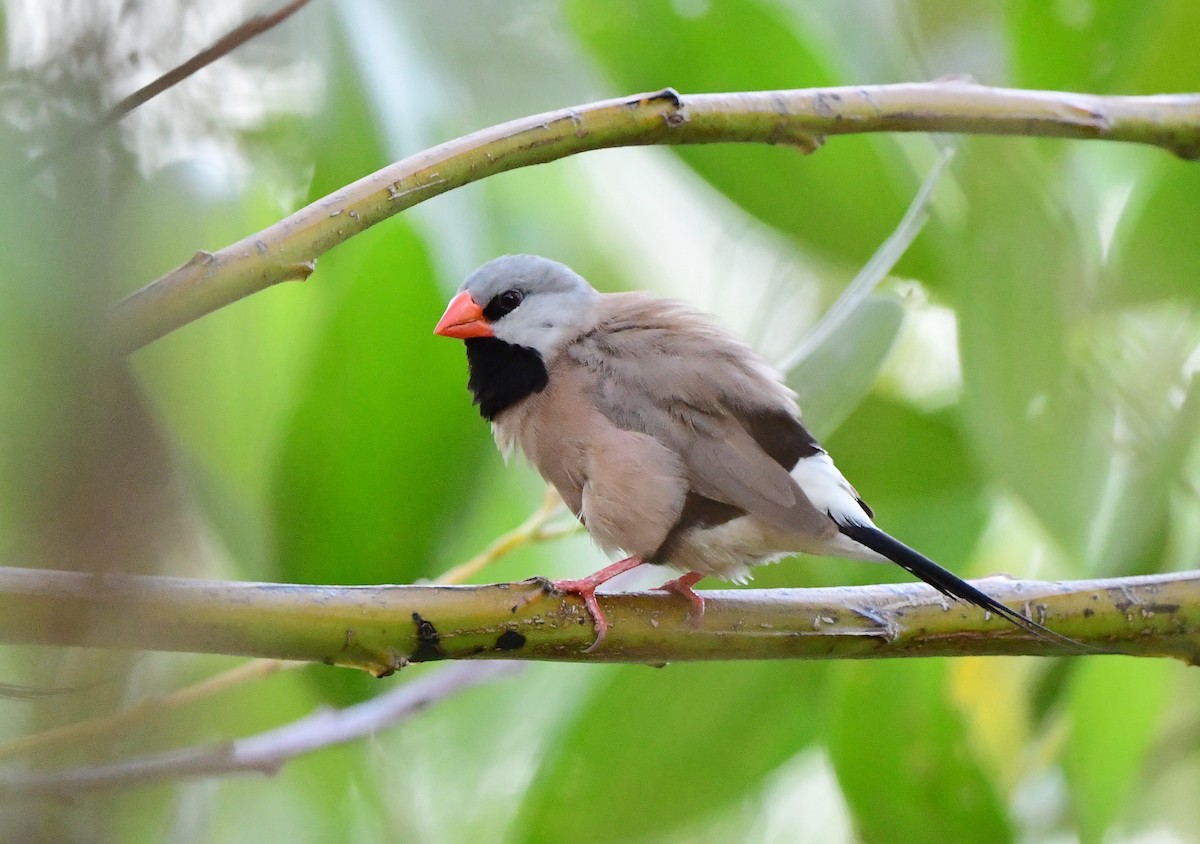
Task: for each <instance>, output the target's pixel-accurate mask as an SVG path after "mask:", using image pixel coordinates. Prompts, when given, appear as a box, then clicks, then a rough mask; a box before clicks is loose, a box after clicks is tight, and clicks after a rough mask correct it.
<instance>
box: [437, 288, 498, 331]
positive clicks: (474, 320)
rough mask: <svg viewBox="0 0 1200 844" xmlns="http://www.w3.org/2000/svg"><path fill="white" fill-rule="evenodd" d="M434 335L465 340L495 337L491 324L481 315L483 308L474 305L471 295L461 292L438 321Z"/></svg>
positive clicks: (451, 301)
mask: <svg viewBox="0 0 1200 844" xmlns="http://www.w3.org/2000/svg"><path fill="white" fill-rule="evenodd" d="M433 333H434V334H440V335H442V336H443V337H455V338H457V339H459V340H466V339H468V338H469V337H495V336H496V335H495V334H493V333H492V324H491V323H490V322H488V321H487V317H485V316H484V315H483V308H481V307H479V305H477V304H475V300H474V299H472V298H471V294H469V293H467V291H465V290H464V291H463V292H462V293H459V294H458V295H457V296H455V297H454V298H453V299H451V300H450V304H449V305H448V306H447V307H446V313H444V314H442V318H441V319H440V320H438V324H437V328H435V329H433Z"/></svg>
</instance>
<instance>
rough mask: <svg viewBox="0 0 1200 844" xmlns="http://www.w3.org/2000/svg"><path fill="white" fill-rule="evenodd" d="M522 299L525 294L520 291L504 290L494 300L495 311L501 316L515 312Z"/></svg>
mask: <svg viewBox="0 0 1200 844" xmlns="http://www.w3.org/2000/svg"><path fill="white" fill-rule="evenodd" d="M524 298H525V294H523V293H522V292H521V291H520V290H505V291H504V292H503V293H501V294H500V295H499V296H497V297H496V298H495V303H496V307H497V310H499V311H500V312H501V313H502V314H507V313H510V312H512V311H514V310H516V308H517V305H519V304H521V301H522V300H523V299H524Z"/></svg>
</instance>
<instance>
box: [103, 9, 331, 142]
mask: <svg viewBox="0 0 1200 844" xmlns="http://www.w3.org/2000/svg"><path fill="white" fill-rule="evenodd" d="M308 4H309V0H292V1H291V2H290V3H287V4H286V5H284V6H282V7H280V8H279V9H277V10H275V11H274V12H271V13H270V14H262V15H255V16H254V17H252V18H250V19H248V20H246V21H244V22H242V23H241V24H239V25H238V26H236V27H234V28H233V29H231V30H230V31H229V32H227V33H225V35H223V36H221V37H220V38H218V39H217V40H216V41H214V42H213V43H212V44H210V45H209V46H208V47H205V48H204V49H203V50H201V51H200V52H199V53H197V54H196V55H194V56H192V57H191V58H190V59H188V60H187V61H185V62H184V63H183V64H181V65H179V66H177V67H173V68H171V69H170V70H168V71H167V72H166V73H164V74H163V75H162V76H160V77H158V78H157V79H155V80H154V81H153V82H151V83H149V84H148V85H143V86H142V87H141V88H138V89H137V90H136V91H134V92H133V93H132V94H130V95H129V96H127V97H124V98H123V99H122V100H121V101H120V102H118V103H117V104H116V105H114V106H113V107H112V108H111V109H109V110H108V112H107V113H106V114H105V115H104V116H103V117H101V118H100V119H99V120H97V121H96V125H97V126H98V127H99V126H108V125H109V124H112V123H116V122H117V121H118V120H120V119H121V118H122V117H124V116H125V115H127V114H129V112H131V111H133V110H134V109H135V108H137V107H138V106H140V105H143V104H144V103H146V102H148V101H149V100H151V99H153V98H154V97H157V96H158V95H159V94H161V93H162V92H163V91H166V90H167V89H168V88H171V87H172V86H174V85H178V84H179V83H180V82H182V81H183V80H185V79H187V78H188V77H189V76H191V75H192V74H193V73H195V72H196V71H199V70H203V69H204V68H206V67H208V66H209V65H210V64H212V63H213V62H215V61H216V60H217V59H219V58H221V57H222V56H226V55H228V54H229V53H232V52H233V51H234V50H236V49H237V48H238V47H240V46H242V45H243V44H245V43H246V42H247V41H249V40H250V39H251V38H254V37H256V36H258V35H262V34H263V33H264V32H266V31H267V30H269V29H272V28H274V27H276V26H278V25H279V24H281V23H283V22H284V21H285V20H287V19H288V18H290V17H291V16H292V15H294V14H295V13H296V12H298V11H300V9H301V8H302V7H304V6H307V5H308Z"/></svg>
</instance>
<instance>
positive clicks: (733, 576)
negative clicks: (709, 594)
mask: <svg viewBox="0 0 1200 844" xmlns="http://www.w3.org/2000/svg"><path fill="white" fill-rule="evenodd" d="M791 554H813V555H816V556H821V557H845V558H848V559H852V560H865V561H868V562H886V560H885V559H884V558H883V557H881V556H879V555H878V554H876V553H875V552H873V551H871V550H869V549H867V548H865V547H863V546H862V545H859V544H858V543H857V542H854V541H853V540H851V539H849V538H847V537H846V536H843V535H842V534H841V533H837V534H834V535H833V536H830V537H818V536H805V535H801V534H798V533H794V532H790V531H783V530H779V529H778V528H775V527H773V526H772V525H770V524H767V523H766V522H764V521H761V520H759V519H757V518H755V517H754V516H741V517H739V518H736V519H733V520H731V521H728V522H725V523H724V524H721V525H714V526H712V527H697V528H692V529H691V530H689V531H688V532H687V533H686V534H685V535H684V536H681V537H679V539H678V541H677V542H676V544H675V547H674V548H673V549H672V553H671V556H670V558H669V559H667V560H663V561H662V562H664V563H666V564H667V565H669V566H671V568H675V569H679V570H681V571H696V572H700V573H701V574H704V575H711V576H714V577H721V578H724V579H726V580H733V581H737V582H739V583H741V582H744V581H746V580H748V579H749V577H750V569H751V568H752V567H753V566H757V565H764V564H766V563H773V562H775V561H776V560H778V559H780V558H782V557H786V556H789V555H791Z"/></svg>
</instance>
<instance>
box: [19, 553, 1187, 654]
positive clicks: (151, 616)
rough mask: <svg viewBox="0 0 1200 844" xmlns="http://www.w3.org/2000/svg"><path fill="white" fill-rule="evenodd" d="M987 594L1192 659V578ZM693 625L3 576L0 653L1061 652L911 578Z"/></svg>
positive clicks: (438, 595) (1105, 637)
mask: <svg viewBox="0 0 1200 844" xmlns="http://www.w3.org/2000/svg"><path fill="white" fill-rule="evenodd" d="M981 588H983V589H984V590H985V591H987V593H988V594H990V595H993V596H995V597H996V598H997V599H999V600H1001V601H1004V602H1005V603H1007V604H1009V605H1011V606H1014V607H1016V608H1018V609H1020V610H1021V611H1023V612H1025V613H1026V614H1027V615H1029V616H1030V617H1032V618H1034V619H1036V620H1037V621H1039V622H1041V623H1043V624H1045V625H1047V626H1049V627H1051V628H1052V629H1054V630H1056V631H1057V632H1059V633H1062V634H1063V635H1065V636H1069V637H1071V638H1072V639H1075V640H1076V641H1079V642H1083V643H1085V644H1087V645H1089V646H1091V647H1094V648H1096V650H1097V652H1102V653H1118V654H1129V655H1134V656H1169V657H1175V658H1177V659H1181V660H1184V661H1185V662H1188V663H1191V664H1193V665H1196V664H1200V572H1184V573H1178V574H1164V575H1154V576H1146V577H1124V578H1110V579H1105V580H1080V581H1066V582H1057V583H1049V582H1038V581H1024V580H1012V579H1008V578H989V579H988V580H987V581H985V582H983V583H981ZM705 597H706V599H707V611H706V613H705V615H704V618H703V620H702V622H701V623H700V624H698V625H697V624H694V623H693V621H692V619H691V618H690V616H689V604H688V603H687V602H685V601H681V600H679V599H678V598H676V597H674V596H671V595H668V594H665V593H624V594H614V595H603V596H601V605H602V607H603V608H604V611H605V613H607V615H608V617H609V621H610V623H611V629H610V630H609V633H608V638H607V639H606V640H605V643H604V646H603V647H602V648H600V649H599V650H597V651H596V652H595V653H587V652H585V650H584V649H585V648H587V647H588V646H589V645H590V644H591V643H592V639H593V633H592V625H591V620H590V618H589V616H588V614H587V612H586V610H585V609H584V607H583V603H582V602H581V601H580V600H579V599H578V597H576V596H564V595H561V594H559V593H557V592H555V591H554V590H553V589H552V588H550V587H549V586H548V584H547V583H546V581H543V580H530V581H523V582H521V583H502V584H495V585H490V586H438V585H418V586H343V587H332V586H292V585H286V584H272V583H231V582H222V581H204V580H187V579H182V578H169V577H140V576H135V575H94V574H83V573H78V572H58V571H43V570H36V569H19V568H0V642H4V643H10V644H40V645H86V646H94V647H106V648H130V649H149V650H165V651H191V652H198V653H224V654H238V655H243V656H261V657H272V658H277V659H291V660H305V661H312V662H324V663H327V664H332V665H346V666H353V667H356V668H361V669H364V670H367V671H370V672H371V673H373V674H376V675H377V676H384V675H386V674H389V673H391V672H393V671H395V670H396V669H398V668H401V667H403V666H404V665H406V664H408V663H409V662H430V661H435V660H442V659H523V660H548V661H558V662H640V663H653V664H658V663H666V662H676V661H683V660H733V659H832V658H853V659H867V658H881V657H908V656H960V655H976V656H978V655H998V654H1009V655H1012V654H1033V655H1041V656H1049V655H1066V654H1063V652H1062V651H1061V650H1060V649H1059V648H1057V647H1056V646H1054V645H1052V644H1049V643H1047V642H1045V641H1043V640H1041V639H1037V638H1035V637H1033V636H1031V635H1030V634H1029V633H1027V632H1025V631H1023V630H1020V629H1018V628H1016V627H1014V626H1012V625H1011V624H1009V623H1008V622H1006V621H1004V620H1003V619H999V618H989V617H987V616H985V614H984V613H982V612H981V611H980V610H978V609H976V608H974V607H971V606H967V605H965V604H960V603H947V602H946V601H945V599H944V598H943V597H942V596H941V595H939V594H938V593H937V592H935V591H934V590H933V589H931V588H929V587H927V586H925V585H924V584H919V583H907V584H895V585H884V586H858V587H844V588H834V589H756V590H737V591H708V592H706V593H705Z"/></svg>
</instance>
